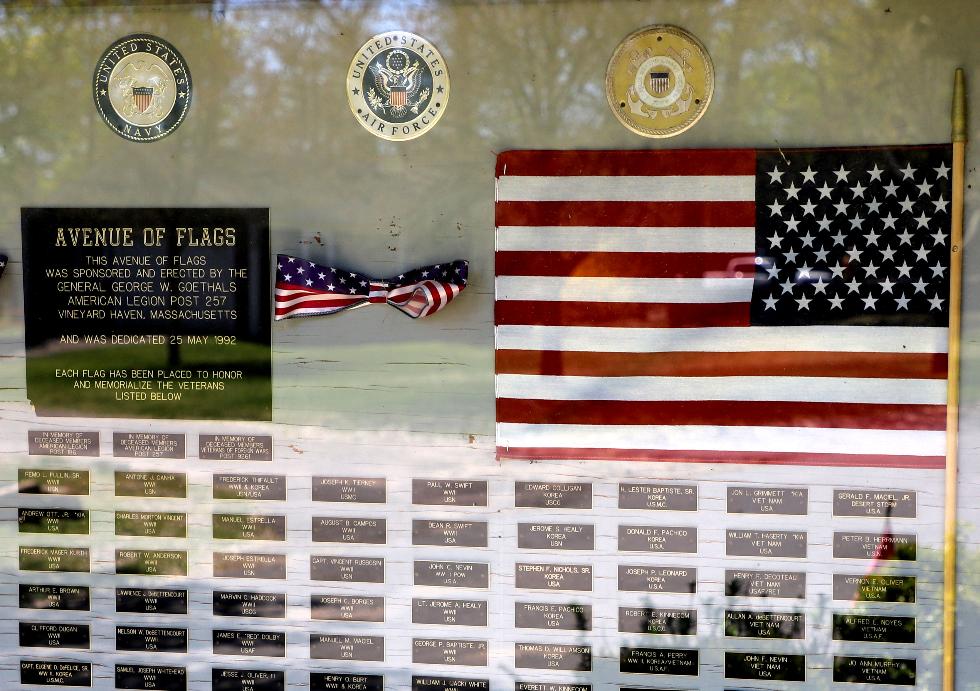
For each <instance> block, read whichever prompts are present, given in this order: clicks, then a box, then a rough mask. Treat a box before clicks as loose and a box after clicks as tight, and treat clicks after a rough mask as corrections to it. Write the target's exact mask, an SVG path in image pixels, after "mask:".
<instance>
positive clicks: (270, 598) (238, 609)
mask: <svg viewBox="0 0 980 691" xmlns="http://www.w3.org/2000/svg"><path fill="white" fill-rule="evenodd" d="M211 611H212V613H213V614H214V616H216V617H263V618H268V619H285V618H286V594H285V593H257V592H253V591H249V590H215V591H214V592H213V593H212V595H211Z"/></svg>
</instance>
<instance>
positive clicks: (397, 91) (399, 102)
mask: <svg viewBox="0 0 980 691" xmlns="http://www.w3.org/2000/svg"><path fill="white" fill-rule="evenodd" d="M370 69H371V74H372V75H374V86H373V87H371V88H370V89H369V90H368V92H367V101H368V104H369V105H370V106H371V109H372V110H374V111H375V112H380V113H384V114H385V115H389V116H391V117H395V118H399V117H402V116H403V115H405V114H406V113H407V112H409V111H410V112H411V113H412V114H414V115H418V113H419V109H420V108H421V107H422V106H423V104H424V103H425V102H426V99H428V98H429V93H430V92H429V89H428V88H423V87H422V81H423V80H422V75H423V67H422V65H421V64H420V63H419V61H418V60H412V59H411V58H409V55H408V53H406V52H405V51H404V50H400V49H394V50H390V51H388V54H387V55H386V56H385V59H384V64H383V65H382V64H381V62H380V61H378V62H375V63H373V64H372V65H371V68H370Z"/></svg>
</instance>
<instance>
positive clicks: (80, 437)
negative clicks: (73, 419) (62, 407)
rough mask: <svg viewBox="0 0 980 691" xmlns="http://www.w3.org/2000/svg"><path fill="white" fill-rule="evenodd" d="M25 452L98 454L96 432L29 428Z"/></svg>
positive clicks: (37, 453)
mask: <svg viewBox="0 0 980 691" xmlns="http://www.w3.org/2000/svg"><path fill="white" fill-rule="evenodd" d="M27 452H28V453H29V454H30V455H31V456H68V457H71V456H91V457H93V458H94V457H97V456H98V455H99V433H98V432H71V431H67V430H51V429H42V430H31V431H29V432H28V433H27Z"/></svg>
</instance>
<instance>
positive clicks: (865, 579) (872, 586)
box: [834, 573, 915, 602]
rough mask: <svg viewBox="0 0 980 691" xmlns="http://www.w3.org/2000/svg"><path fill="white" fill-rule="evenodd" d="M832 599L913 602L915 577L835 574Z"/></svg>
mask: <svg viewBox="0 0 980 691" xmlns="http://www.w3.org/2000/svg"><path fill="white" fill-rule="evenodd" d="M834 599H835V600H851V601H854V602H915V576H886V575H879V574H846V573H835V574H834Z"/></svg>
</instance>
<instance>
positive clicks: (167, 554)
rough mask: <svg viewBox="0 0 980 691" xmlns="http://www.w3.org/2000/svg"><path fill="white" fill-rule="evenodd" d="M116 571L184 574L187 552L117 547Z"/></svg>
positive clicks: (118, 572)
mask: <svg viewBox="0 0 980 691" xmlns="http://www.w3.org/2000/svg"><path fill="white" fill-rule="evenodd" d="M116 573H117V574H130V575H133V576H186V575H187V552H183V551H172V550H148V549H117V550H116Z"/></svg>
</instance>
